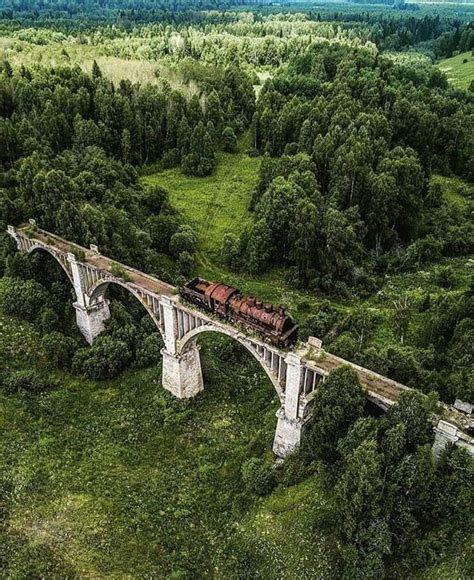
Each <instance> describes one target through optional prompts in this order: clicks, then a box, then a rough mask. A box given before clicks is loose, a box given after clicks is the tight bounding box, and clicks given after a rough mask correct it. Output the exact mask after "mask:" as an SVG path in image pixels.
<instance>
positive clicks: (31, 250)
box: [28, 244, 74, 289]
mask: <svg viewBox="0 0 474 580" xmlns="http://www.w3.org/2000/svg"><path fill="white" fill-rule="evenodd" d="M34 253H36V254H42V253H45V254H48V255H49V256H51V257H52V258H54V260H55V262H57V263H58V264H59V265H60V266H61V268H62V270H63V271H64V272H65V274H66V276H67V277H68V279H69V282H71V286H72V287H73V289H74V282H73V279H72V273H71V270H70V268H69V266H68V261H67V257H66V256H64V258H63V259H64V261H62V260H61V259H60V257H59V255H58V254H57V253H56V252H53V251H52V250H51V249H50V248H48V247H46V246H42V245H40V244H36V245H34V246H32V247H31V248H28V254H31V255H33V254H34Z"/></svg>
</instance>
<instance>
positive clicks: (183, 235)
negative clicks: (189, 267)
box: [169, 226, 197, 258]
mask: <svg viewBox="0 0 474 580" xmlns="http://www.w3.org/2000/svg"><path fill="white" fill-rule="evenodd" d="M196 247H197V237H196V234H195V233H194V231H193V229H192V228H191V227H190V226H181V227H180V228H179V230H178V231H177V232H176V233H175V234H173V235H172V236H171V239H170V248H169V249H170V252H171V253H172V254H173V255H174V256H175V257H176V258H177V257H178V256H179V255H180V254H181V252H189V253H190V254H194V253H195V252H196Z"/></svg>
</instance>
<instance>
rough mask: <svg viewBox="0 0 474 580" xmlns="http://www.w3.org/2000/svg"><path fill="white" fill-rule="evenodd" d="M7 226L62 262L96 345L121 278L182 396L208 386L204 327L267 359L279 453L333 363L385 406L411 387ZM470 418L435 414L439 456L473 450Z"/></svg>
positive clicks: (297, 432) (292, 440)
mask: <svg viewBox="0 0 474 580" xmlns="http://www.w3.org/2000/svg"><path fill="white" fill-rule="evenodd" d="M7 231H8V234H9V235H10V236H11V237H12V238H13V239H14V240H15V242H16V245H17V247H18V249H19V250H20V251H22V252H28V253H31V252H35V251H38V252H47V253H49V254H51V255H52V256H53V257H54V258H55V259H56V260H57V261H58V262H59V264H60V265H61V267H62V268H63V270H64V271H65V273H66V275H67V276H68V278H69V280H70V281H71V284H72V285H73V287H74V292H75V302H74V308H75V310H76V320H77V324H78V327H79V329H80V331H81V333H82V334H83V335H84V337H85V339H86V340H87V342H88V343H89V344H92V342H93V341H94V339H95V338H96V337H97V336H98V335H99V334H100V333H101V332H102V330H103V329H104V323H105V321H106V320H107V319H108V318H109V316H110V312H109V301H108V299H107V289H108V287H109V285H110V284H118V285H120V286H122V287H124V288H126V289H127V290H128V291H129V292H130V293H131V294H133V296H135V297H136V298H137V299H138V300H139V301H140V302H141V303H142V305H143V306H144V308H145V309H146V311H147V312H148V314H149V315H150V316H151V318H152V319H153V321H154V323H155V324H156V326H157V328H158V330H159V332H160V333H161V336H162V338H163V342H164V348H163V349H162V351H161V352H162V355H163V371H162V382H163V387H164V388H165V389H167V390H168V391H170V392H171V393H172V394H173V395H175V396H176V397H179V398H188V397H193V396H195V395H196V394H197V393H199V392H200V391H201V390H203V388H204V384H203V377H202V372H201V363H200V358H199V346H198V345H197V339H198V337H199V335H200V334H201V333H203V332H218V333H221V334H225V335H227V336H230V337H232V338H233V339H235V340H237V341H238V342H239V343H240V344H242V345H243V346H244V347H245V348H246V349H247V350H248V351H249V352H250V354H251V355H252V356H253V357H255V359H257V361H258V362H259V363H260V365H261V366H262V368H263V369H264V371H265V372H266V374H267V375H268V378H269V379H270V381H271V382H272V384H273V387H274V388H275V390H276V392H277V395H278V397H279V400H280V408H279V409H278V411H277V419H278V420H277V427H276V432H275V438H274V443H273V451H274V453H275V454H276V455H277V456H279V457H284V456H285V455H287V454H288V453H290V452H291V451H293V450H294V449H295V448H296V447H297V446H298V445H299V443H300V440H301V435H302V431H303V429H304V426H305V425H306V424H307V422H308V420H309V419H310V417H311V402H312V399H313V398H314V394H315V392H316V390H317V388H318V385H319V383H320V382H321V381H323V380H324V378H325V377H326V376H327V374H328V373H329V372H330V371H331V370H332V369H333V368H335V367H337V366H339V365H341V364H349V365H351V366H352V367H353V368H355V369H356V371H357V372H358V374H359V377H360V379H361V383H362V385H363V387H364V388H365V390H366V393H367V397H368V398H369V400H371V401H372V402H373V403H375V404H376V405H377V406H379V407H380V408H381V409H383V410H385V411H386V410H387V409H388V408H389V407H390V406H391V405H392V404H393V403H394V402H395V401H396V400H397V397H398V396H399V395H400V393H401V392H403V391H404V390H407V389H408V387H406V386H404V385H401V384H400V383H397V382H395V381H392V380H391V379H388V378H386V377H383V376H381V375H379V374H377V373H374V372H373V371H370V370H368V369H365V368H362V367H359V366H357V365H355V364H353V363H350V362H348V361H345V360H343V359H341V358H339V357H337V356H335V355H332V354H330V353H328V352H326V351H324V350H323V348H322V345H321V341H319V340H317V339H315V338H310V340H309V341H308V343H306V344H303V345H301V344H300V345H298V347H297V348H295V349H294V350H291V351H285V350H280V349H278V348H276V347H274V346H272V345H270V344H267V343H266V342H264V341H262V340H261V339H259V338H257V337H255V336H253V335H251V334H249V333H248V332H246V331H243V330H241V329H240V328H237V327H236V326H233V325H230V324H228V323H227V322H226V321H223V320H222V319H218V318H216V317H214V316H212V315H208V314H205V313H203V312H201V311H200V310H197V309H195V308H194V307H191V306H190V305H188V304H187V303H184V302H182V301H181V300H180V298H179V296H178V294H177V289H176V288H174V287H173V286H170V285H169V284H166V283H165V282H162V281H160V280H158V279H157V278H154V277H152V276H149V275H147V274H144V273H143V272H140V271H138V270H135V269H133V268H130V267H128V266H124V265H122V264H119V263H118V262H115V261H114V260H111V259H109V258H106V257H105V256H102V255H101V254H100V253H99V251H98V248H97V247H96V246H94V245H92V246H91V247H90V248H89V249H86V248H83V247H81V246H78V245H77V244H73V243H71V242H68V241H67V240H64V239H62V238H60V237H58V236H56V235H54V234H51V233H49V232H46V231H44V230H41V229H39V228H38V227H37V226H36V224H35V222H34V220H30V224H29V225H26V226H22V227H19V228H18V229H15V228H14V227H13V226H8V230H7ZM470 422H471V419H470V416H469V415H468V414H466V413H463V412H462V411H459V410H457V409H455V408H454V407H450V406H447V405H445V406H444V408H443V411H442V416H439V417H435V418H434V420H433V428H434V432H435V443H434V451H435V454H436V455H439V454H440V453H441V452H442V450H443V449H444V448H445V447H446V445H447V444H448V443H454V444H456V445H459V446H462V447H465V448H467V449H468V450H469V451H470V452H471V453H472V454H474V440H473V439H472V438H471V437H470V436H469V435H467V434H466V433H465V432H464V431H465V430H466V429H467V428H468V427H469V426H471V425H470Z"/></svg>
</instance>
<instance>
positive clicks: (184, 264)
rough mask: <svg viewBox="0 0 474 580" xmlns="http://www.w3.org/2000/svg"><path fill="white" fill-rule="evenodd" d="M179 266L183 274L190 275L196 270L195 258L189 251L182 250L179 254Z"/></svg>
mask: <svg viewBox="0 0 474 580" xmlns="http://www.w3.org/2000/svg"><path fill="white" fill-rule="evenodd" d="M178 268H179V271H180V272H181V274H183V276H189V275H190V274H191V272H192V271H193V270H194V258H193V256H192V255H191V254H190V253H189V252H181V253H180V254H179V256H178Z"/></svg>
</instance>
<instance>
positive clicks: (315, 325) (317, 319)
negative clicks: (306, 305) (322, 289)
mask: <svg viewBox="0 0 474 580" xmlns="http://www.w3.org/2000/svg"><path fill="white" fill-rule="evenodd" d="M337 316H338V312H337V310H336V309H335V308H334V307H333V306H332V305H331V303H330V302H329V301H328V300H324V301H323V302H322V303H321V304H320V306H319V308H318V312H317V313H316V314H313V315H311V316H308V318H307V320H306V323H305V324H304V325H303V326H302V328H301V331H300V337H301V338H302V339H307V338H308V337H309V336H315V337H317V338H323V337H324V336H325V335H326V334H327V333H328V332H329V331H330V330H331V329H332V328H333V326H334V324H335V323H336V320H337Z"/></svg>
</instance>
